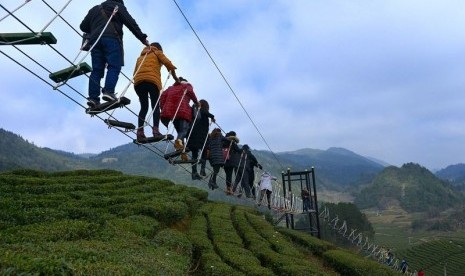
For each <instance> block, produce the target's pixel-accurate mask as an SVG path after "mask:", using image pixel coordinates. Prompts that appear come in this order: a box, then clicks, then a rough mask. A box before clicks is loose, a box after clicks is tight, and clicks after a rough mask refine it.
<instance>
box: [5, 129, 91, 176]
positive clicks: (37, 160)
mask: <svg viewBox="0 0 465 276" xmlns="http://www.w3.org/2000/svg"><path fill="white" fill-rule="evenodd" d="M18 168H29V169H37V170H46V171H63V170H74V169H85V168H89V166H88V165H87V164H86V161H85V160H84V159H83V158H81V157H79V156H77V155H74V154H71V153H67V152H63V151H55V150H51V149H48V148H39V147H37V146H35V145H34V144H32V143H30V142H28V141H26V140H24V139H23V138H22V137H20V136H18V135H16V134H14V133H12V132H9V131H6V130H4V129H0V171H7V170H11V169H18Z"/></svg>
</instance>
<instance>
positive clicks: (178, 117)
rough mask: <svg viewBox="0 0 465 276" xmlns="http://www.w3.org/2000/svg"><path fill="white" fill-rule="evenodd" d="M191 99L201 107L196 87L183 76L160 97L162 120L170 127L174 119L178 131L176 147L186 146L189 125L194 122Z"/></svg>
mask: <svg viewBox="0 0 465 276" xmlns="http://www.w3.org/2000/svg"><path fill="white" fill-rule="evenodd" d="M190 101H192V102H194V104H195V105H196V106H198V107H199V108H200V104H199V102H198V100H197V96H196V95H195V92H194V88H193V87H192V85H191V84H190V83H189V82H188V81H187V80H186V79H184V78H183V77H179V82H175V83H174V84H173V85H172V86H170V87H168V89H166V90H165V92H163V93H162V94H161V97H160V107H161V114H160V119H161V122H162V123H163V125H165V126H166V127H168V124H169V122H170V121H173V125H174V128H175V129H176V132H177V133H178V135H177V138H176V141H175V143H174V147H175V148H176V149H182V148H183V147H184V139H185V138H186V137H187V132H188V130H189V125H190V123H191V122H192V108H191V106H190V105H189V103H190Z"/></svg>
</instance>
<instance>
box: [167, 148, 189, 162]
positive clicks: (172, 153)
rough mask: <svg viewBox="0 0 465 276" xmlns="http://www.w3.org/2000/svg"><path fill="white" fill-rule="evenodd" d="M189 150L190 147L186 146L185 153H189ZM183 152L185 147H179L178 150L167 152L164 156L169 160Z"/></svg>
mask: <svg viewBox="0 0 465 276" xmlns="http://www.w3.org/2000/svg"><path fill="white" fill-rule="evenodd" d="M189 151H190V150H189V148H186V151H185V153H188V152H189ZM181 153H183V149H178V150H175V151H173V152H170V153H167V154H165V155H164V156H163V157H164V158H165V159H166V160H168V159H170V158H173V157H176V156H179V155H181Z"/></svg>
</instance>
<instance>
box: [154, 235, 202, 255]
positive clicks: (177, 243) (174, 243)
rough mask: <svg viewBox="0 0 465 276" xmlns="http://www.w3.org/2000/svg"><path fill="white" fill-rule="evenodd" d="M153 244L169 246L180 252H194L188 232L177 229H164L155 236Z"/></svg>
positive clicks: (172, 249)
mask: <svg viewBox="0 0 465 276" xmlns="http://www.w3.org/2000/svg"><path fill="white" fill-rule="evenodd" d="M152 242H153V244H154V245H155V246H156V247H165V248H169V249H170V250H171V251H175V252H176V253H178V254H184V255H190V254H192V249H193V248H192V243H191V242H190V241H189V239H188V238H187V236H186V234H184V233H181V232H179V231H178V230H175V229H169V228H167V229H164V230H162V231H160V232H158V234H157V235H156V236H155V237H154V238H153V241H152Z"/></svg>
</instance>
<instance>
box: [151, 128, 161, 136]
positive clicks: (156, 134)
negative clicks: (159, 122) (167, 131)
mask: <svg viewBox="0 0 465 276" xmlns="http://www.w3.org/2000/svg"><path fill="white" fill-rule="evenodd" d="M152 134H153V137H160V136H163V134H161V133H160V130H159V129H158V127H157V126H154V127H152Z"/></svg>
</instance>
